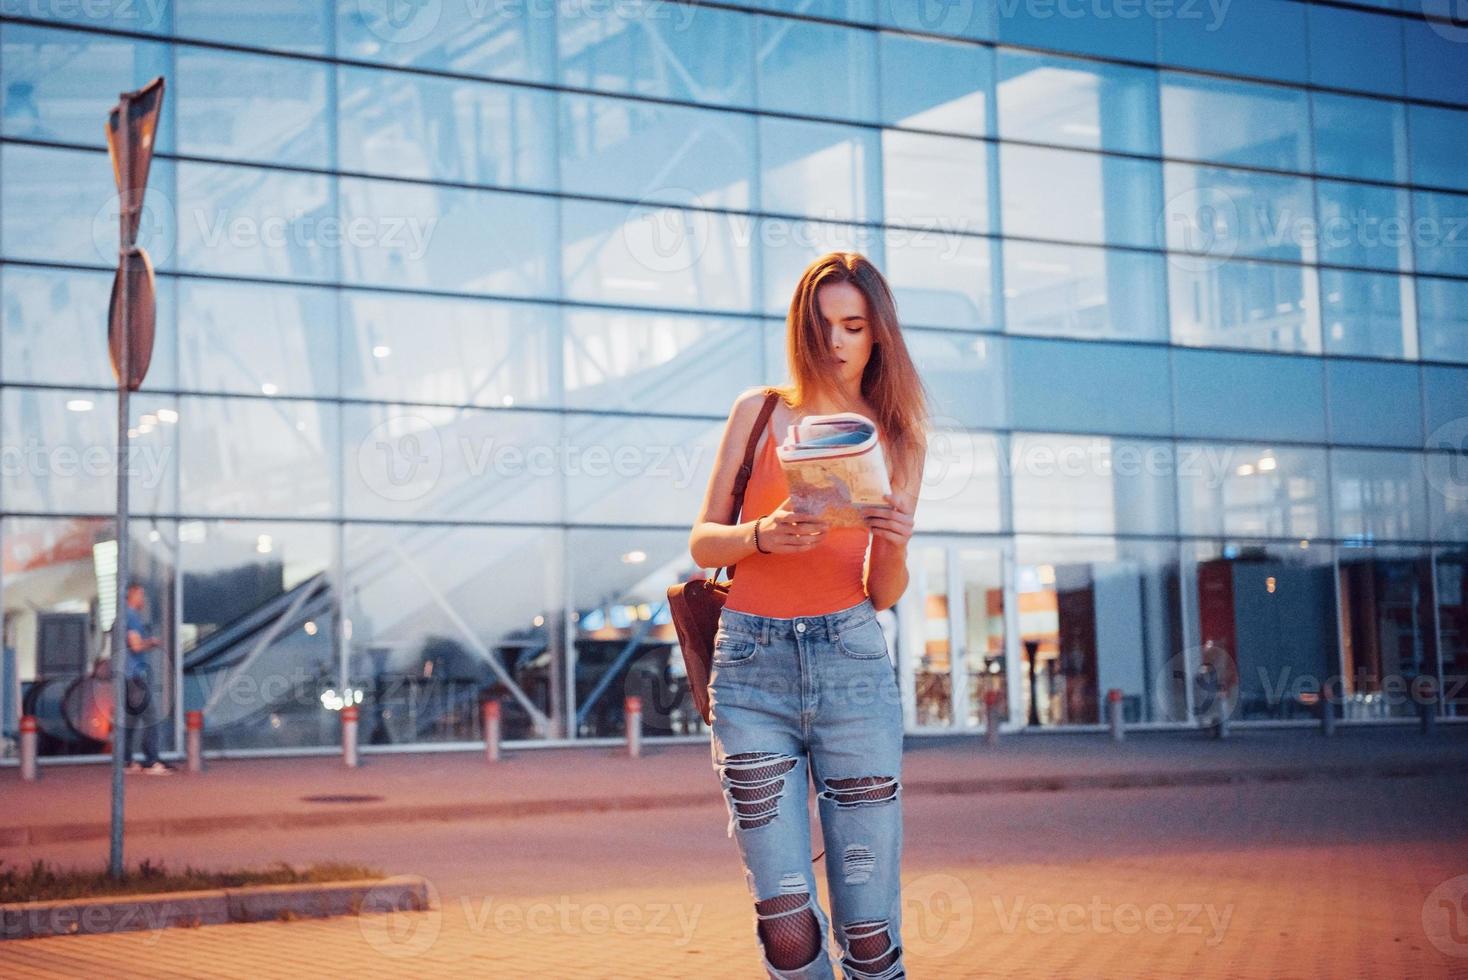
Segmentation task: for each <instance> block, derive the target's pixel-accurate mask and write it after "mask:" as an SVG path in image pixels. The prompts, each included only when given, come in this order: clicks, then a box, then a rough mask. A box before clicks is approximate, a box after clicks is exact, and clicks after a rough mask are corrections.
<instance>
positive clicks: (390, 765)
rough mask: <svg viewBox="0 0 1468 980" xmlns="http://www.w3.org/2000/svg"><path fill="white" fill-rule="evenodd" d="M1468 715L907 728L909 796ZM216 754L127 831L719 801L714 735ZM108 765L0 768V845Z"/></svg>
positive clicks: (1273, 759)
mask: <svg viewBox="0 0 1468 980" xmlns="http://www.w3.org/2000/svg"><path fill="white" fill-rule="evenodd" d="M1465 758H1468V726H1440V727H1439V728H1438V730H1437V731H1436V732H1435V733H1434V734H1433V735H1431V736H1424V735H1422V734H1420V733H1419V732H1418V731H1416V730H1415V729H1412V728H1396V727H1376V728H1365V729H1342V730H1339V731H1338V732H1337V734H1336V736H1335V737H1334V738H1330V739H1327V738H1324V737H1322V736H1321V735H1320V734H1319V733H1318V732H1317V731H1315V730H1311V729H1291V730H1271V731H1253V732H1247V731H1246V732H1240V731H1238V730H1237V729H1235V730H1234V731H1232V732H1230V734H1229V736H1228V738H1227V739H1224V740H1221V741H1220V740H1214V739H1211V738H1209V737H1207V736H1206V735H1204V734H1203V733H1194V732H1188V733H1174V732H1168V733H1161V732H1133V733H1131V734H1129V735H1128V737H1127V739H1126V741H1124V742H1122V743H1115V742H1113V741H1111V740H1110V738H1109V737H1108V736H1106V735H1104V734H1099V735H1098V734H1089V733H1088V734H1048V733H1047V734H1016V735H1011V736H1006V737H1005V738H1004V739H1002V740H1001V741H1000V744H999V745H998V746H996V747H989V746H987V745H985V744H984V742H983V740H982V739H978V738H972V737H963V738H960V737H954V738H942V739H937V738H909V739H908V745H907V752H906V754H905V756H904V761H903V768H904V772H903V789H904V793H906V794H907V795H909V796H913V795H927V794H977V793H996V792H1026V791H1030V792H1033V791H1056V790H1066V789H1088V788H1118V789H1119V788H1126V787H1138V786H1169V785H1209V784H1216V783H1222V782H1236V781H1251V780H1252V781H1290V780H1303V779H1355V778H1384V777H1398V776H1413V775H1428V774H1433V773H1446V772H1453V773H1458V772H1462V771H1463V765H1464V760H1465ZM361 761H362V764H361V766H360V767H359V768H357V769H355V770H352V769H347V768H346V767H345V766H343V765H342V763H341V760H340V758H339V757H336V756H320V757H296V758H275V759H230V760H208V761H207V762H206V764H205V771H204V772H203V773H200V774H192V775H191V774H188V773H185V772H182V771H181V772H179V773H178V774H176V775H174V776H170V777H154V776H145V775H129V776H127V777H126V779H127V784H126V785H127V790H126V807H127V810H126V813H127V821H128V832H129V835H130V836H131V835H144V834H162V835H170V836H171V835H185V834H195V833H206V832H213V831H219V830H226V829H235V828H239V829H244V828H271V827H307V826H328V825H350V824H358V825H361V824H371V823H384V822H402V821H407V820H447V819H464V818H493V817H523V816H533V815H537V814H545V813H567V812H577V811H582V812H584V811H597V810H652V809H666V808H676V807H683V806H689V805H698V804H704V803H708V802H709V801H710V799H711V798H716V797H717V794H718V789H717V781H716V778H715V776H714V774H713V771H712V767H711V758H710V753H709V747H708V745H707V743H698V744H692V745H690V744H674V743H648V744H645V745H644V746H643V756H642V757H641V758H637V759H633V758H629V757H627V755H626V754H625V751H624V750H622V749H620V748H610V747H584V748H565V749H526V750H519V751H506V752H505V754H504V756H503V758H502V759H501V761H500V762H498V763H490V762H487V761H486V760H485V758H484V755H483V753H482V752H469V751H466V752H452V753H450V752H424V753H413V754H403V753H392V754H378V755H363V756H362V760H361ZM110 779H111V769H110V767H109V766H106V765H103V764H97V765H68V766H47V767H43V768H42V772H41V778H40V779H39V780H38V781H37V782H35V783H25V782H22V781H21V779H20V775H19V772H18V770H17V769H15V768H5V769H0V797H3V799H4V800H5V804H6V805H5V807H4V809H3V811H0V847H4V846H24V845H28V844H40V843H47V842H58V841H67V840H94V839H104V838H105V837H106V836H107V834H108V812H109V811H108V806H109V791H110Z"/></svg>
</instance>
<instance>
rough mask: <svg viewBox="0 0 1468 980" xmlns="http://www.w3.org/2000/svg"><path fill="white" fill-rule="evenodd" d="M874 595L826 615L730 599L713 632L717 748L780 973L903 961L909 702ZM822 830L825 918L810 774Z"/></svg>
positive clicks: (881, 977) (796, 975)
mask: <svg viewBox="0 0 1468 980" xmlns="http://www.w3.org/2000/svg"><path fill="white" fill-rule="evenodd" d="M876 615H877V613H876V607H875V606H873V605H872V602H871V600H870V599H864V600H862V601H861V602H860V603H858V604H856V605H854V606H850V607H848V608H846V609H842V610H840V611H838V612H833V613H828V614H826V615H823V616H796V617H794V618H788V619H787V618H777V617H772V616H758V615H754V614H751V613H745V612H739V611H737V610H731V609H725V610H724V611H723V612H722V613H721V615H720V618H719V628H718V632H717V633H716V634H715V637H714V651H713V669H712V672H711V675H710V680H709V697H710V700H711V701H712V702H713V726H712V727H713V732H712V743H711V744H712V753H713V764H714V769H715V771H717V772H718V774H719V780H720V783H721V784H722V786H723V790H724V798H725V802H726V803H727V805H728V809H729V834H730V835H731V836H733V837H735V839H736V841H737V842H738V845H739V854H740V857H741V858H742V860H743V862H744V871H745V878H746V880H747V881H748V883H749V888H750V891H751V893H752V896H753V898H754V903H755V918H754V924H755V935H756V938H757V939H758V941H759V943H760V949H761V954H762V956H763V960H764V967H765V970H766V972H768V974H769V975H770V976H771V977H774V978H777V980H807V978H812V977H821V978H824V980H829V978H830V977H832V976H833V968H832V964H831V960H830V958H829V957H828V955H827V946H828V943H829V940H828V936H829V934H830V931H831V930H830V924H831V922H832V921H834V922H835V923H836V924H837V929H836V938H837V941H838V944H839V947H840V954H841V955H840V960H839V963H840V966H841V970H842V972H843V974H844V975H845V977H847V978H848V980H896V978H899V977H905V976H906V974H905V972H904V970H903V964H902V945H901V934H902V928H901V912H902V896H901V881H900V871H901V869H900V867H899V865H900V861H901V856H902V801H901V797H900V795H899V791H900V790H901V788H902V786H901V782H900V776H901V766H902V705H901V703H900V701H899V698H898V690H897V678H896V675H895V671H894V669H893V666H892V661H891V659H890V658H889V657H888V653H887V641H886V637H885V636H884V635H883V633H882V628H881V626H880V625H879V624H878V623H877V619H876ZM811 781H814V784H815V788H816V792H817V797H816V799H817V805H818V812H819V814H820V824H821V833H822V835H823V837H824V842H825V865H826V886H827V890H828V891H829V893H830V899H831V916H830V918H827V916H826V913H825V912H824V911H823V910H822V908H821V905H820V903H819V902H818V901H817V900H816V897H815V896H816V888H815V874H814V870H813V866H812V863H811V856H812V850H811V832H810V813H809V809H808V806H809V792H810V783H811Z"/></svg>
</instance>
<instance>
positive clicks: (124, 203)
mask: <svg viewBox="0 0 1468 980" xmlns="http://www.w3.org/2000/svg"><path fill="white" fill-rule="evenodd" d="M131 101H132V100H131V98H130V93H124V94H123V96H122V101H121V102H120V103H119V106H120V112H119V125H118V127H117V144H118V145H117V177H118V183H119V184H120V185H121V186H122V188H123V191H122V194H121V196H120V197H119V198H118V201H119V207H118V209H117V213H118V220H119V226H120V227H119V230H118V242H119V244H118V250H117V267H118V268H119V269H121V270H122V275H121V277H120V282H119V283H118V286H119V289H120V291H121V297H120V298H121V300H122V303H121V307H122V309H121V313H122V315H121V317H120V318H119V319H118V323H117V329H118V333H119V334H120V335H121V336H120V339H121V341H122V343H121V348H122V350H121V353H120V359H121V364H119V365H118V367H119V369H120V372H121V373H120V374H119V375H118V379H117V525H116V528H117V535H116V536H117V574H116V581H115V583H114V584H115V586H116V593H117V595H116V599H117V605H116V607H115V608H114V610H113V613H112V689H113V702H114V704H113V706H112V847H111V851H110V857H109V859H108V864H107V869H108V871H107V873H108V874H109V875H111V876H112V878H114V879H120V878H121V877H122V804H123V778H122V777H123V765H124V763H125V762H126V761H127V743H128V732H127V568H128V565H127V538H128V534H127V482H128V481H127V447H128V437H127V419H128V398H127V396H128V382H129V381H130V380H131V379H132V365H131V364H130V363H129V360H130V358H129V357H128V348H129V347H130V346H131V345H130V344H129V341H130V340H131V337H130V336H129V333H128V320H130V319H131V316H130V312H131V310H130V304H129V303H128V280H129V279H131V278H132V276H131V275H129V274H128V252H129V251H130V250H131V248H132V245H133V242H132V240H131V237H130V236H129V235H128V225H129V218H130V217H131V216H130V215H129V214H128V210H129V207H130V205H131V201H130V200H129V197H130V195H129V194H128V192H127V188H129V187H131V186H132V182H131V180H130V175H131V174H130V171H131V167H130V163H131V161H130V159H129V157H130V156H131V154H132V145H131V143H132V140H131V133H130V130H131V129H132V127H131V126H130V125H129V115H130V113H129V112H128V109H129V103H130V102H131ZM139 721H142V719H139Z"/></svg>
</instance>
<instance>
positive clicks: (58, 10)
mask: <svg viewBox="0 0 1468 980" xmlns="http://www.w3.org/2000/svg"><path fill="white" fill-rule="evenodd" d="M22 9H23V12H24V16H26V17H35V18H37V19H38V20H51V21H56V22H57V23H61V24H68V25H71V26H75V27H83V28H88V29H92V30H97V29H101V30H107V29H111V30H118V31H133V32H136V33H139V34H167V33H168V32H169V31H171V30H172V29H173V7H172V5H171V3H169V2H168V0H162V2H160V0H152V2H135V3H81V2H77V3H35V2H28V3H26V4H25V5H24V7H23V8H22ZM22 9H17V10H12V6H11V5H7V6H6V8H5V12H6V13H7V14H9V13H12V12H13V13H16V14H20V13H22Z"/></svg>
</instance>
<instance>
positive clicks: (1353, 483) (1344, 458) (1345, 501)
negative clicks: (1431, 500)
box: [1330, 449, 1428, 541]
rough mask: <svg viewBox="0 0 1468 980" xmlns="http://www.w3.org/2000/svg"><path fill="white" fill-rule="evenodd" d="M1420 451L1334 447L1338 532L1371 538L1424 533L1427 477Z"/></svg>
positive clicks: (1332, 480)
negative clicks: (1396, 451) (1399, 451)
mask: <svg viewBox="0 0 1468 980" xmlns="http://www.w3.org/2000/svg"><path fill="white" fill-rule="evenodd" d="M1422 462H1423V461H1422V454H1421V453H1393V452H1376V451H1373V450H1367V449H1332V450H1331V451H1330V470H1331V482H1332V484H1333V485H1334V487H1335V533H1336V534H1337V535H1338V536H1340V537H1342V538H1357V539H1360V540H1364V541H1371V540H1374V539H1376V538H1386V539H1389V540H1401V539H1403V538H1422V539H1425V538H1426V537H1427V536H1428V532H1427V481H1426V479H1425V473H1424V468H1423V465H1422Z"/></svg>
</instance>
